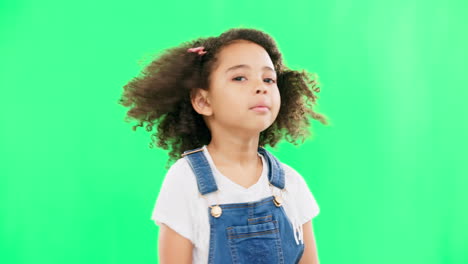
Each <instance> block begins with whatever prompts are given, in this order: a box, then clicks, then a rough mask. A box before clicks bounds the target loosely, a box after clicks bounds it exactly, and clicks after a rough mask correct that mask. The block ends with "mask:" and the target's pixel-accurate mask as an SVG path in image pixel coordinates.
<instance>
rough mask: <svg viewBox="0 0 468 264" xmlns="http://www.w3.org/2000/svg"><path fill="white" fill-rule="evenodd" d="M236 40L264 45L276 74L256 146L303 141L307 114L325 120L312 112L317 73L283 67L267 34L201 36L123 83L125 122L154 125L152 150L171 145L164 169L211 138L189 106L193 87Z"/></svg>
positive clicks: (204, 83)
mask: <svg viewBox="0 0 468 264" xmlns="http://www.w3.org/2000/svg"><path fill="white" fill-rule="evenodd" d="M236 40H247V41H251V42H254V43H256V44H258V45H260V46H262V47H263V48H264V49H265V50H266V51H267V53H268V54H269V56H270V58H271V60H272V62H273V65H274V68H275V70H276V72H277V85H278V89H279V92H280V97H281V105H280V110H279V113H278V116H277V118H276V120H275V121H274V122H273V124H272V125H271V126H270V127H268V128H267V129H265V130H264V131H262V132H261V133H260V136H259V145H260V146H265V145H269V146H271V147H274V146H275V145H276V144H277V143H278V141H279V140H281V139H282V138H284V139H285V140H286V141H288V142H290V143H293V144H295V145H297V144H296V143H295V141H296V140H297V139H298V138H302V142H304V139H305V138H306V137H308V136H309V135H310V133H309V130H308V126H309V125H310V121H309V117H312V118H313V119H315V120H318V121H320V122H321V123H322V124H324V125H326V124H327V121H326V119H325V117H324V115H322V114H319V113H316V112H315V111H314V110H313V104H316V100H317V98H318V96H317V95H316V94H315V93H318V92H320V87H319V86H318V82H317V78H316V77H317V75H316V74H310V73H308V72H306V71H304V70H302V71H295V70H290V69H288V68H287V67H285V66H284V65H283V60H282V55H281V53H280V52H279V50H278V48H277V46H276V42H275V41H274V40H273V38H272V37H271V36H269V35H268V34H266V33H265V32H263V31H260V30H257V29H252V28H231V29H229V30H227V31H225V32H224V33H222V34H220V35H219V36H218V37H200V38H197V39H195V40H192V41H186V42H183V43H181V44H180V45H178V46H176V47H172V48H168V49H165V50H164V51H163V52H162V53H161V54H160V55H159V56H158V57H157V58H156V59H154V60H153V61H151V63H149V65H147V66H146V67H145V68H144V69H143V70H142V74H141V75H140V76H137V77H135V78H133V79H132V80H131V81H129V82H128V83H127V84H126V85H125V86H124V87H123V88H124V91H123V94H122V96H121V98H120V100H119V103H120V104H121V105H123V106H125V107H129V108H130V109H129V110H128V111H127V116H126V117H125V121H126V122H129V121H130V119H134V120H136V121H137V122H138V124H137V125H134V126H133V127H132V128H133V130H134V131H135V130H136V129H137V127H143V126H144V127H146V130H147V131H148V132H151V131H152V130H153V126H157V131H156V132H154V133H152V134H151V142H150V144H149V145H150V148H153V147H154V143H156V144H157V146H158V147H160V148H162V149H166V150H168V149H169V147H171V151H170V152H169V160H168V162H167V163H166V169H167V168H168V167H169V164H170V162H171V161H176V160H177V159H178V158H180V155H181V154H182V153H183V152H184V151H185V150H189V149H194V148H197V147H200V146H201V145H207V144H208V143H209V142H210V140H211V134H210V130H209V129H208V127H207V125H206V123H205V121H204V119H203V118H202V116H201V115H200V114H199V113H197V112H196V111H195V110H194V109H193V107H192V104H191V96H192V95H193V93H194V91H195V90H196V89H197V88H202V89H205V90H208V89H209V83H210V73H211V71H212V70H213V69H215V68H216V65H217V64H216V63H217V55H218V53H219V51H220V50H221V49H222V48H223V47H224V46H227V45H228V44H230V43H233V42H235V41H236ZM196 46H203V47H204V48H205V51H207V53H206V54H204V55H203V56H198V54H197V53H192V52H187V50H188V49H189V48H192V47H196ZM312 76H314V77H315V78H312Z"/></svg>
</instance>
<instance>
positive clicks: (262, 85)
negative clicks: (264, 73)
mask: <svg viewBox="0 0 468 264" xmlns="http://www.w3.org/2000/svg"><path fill="white" fill-rule="evenodd" d="M266 92H267V87H266V85H265V83H264V82H263V80H261V82H260V84H258V85H257V86H256V88H255V93H256V94H259V93H266Z"/></svg>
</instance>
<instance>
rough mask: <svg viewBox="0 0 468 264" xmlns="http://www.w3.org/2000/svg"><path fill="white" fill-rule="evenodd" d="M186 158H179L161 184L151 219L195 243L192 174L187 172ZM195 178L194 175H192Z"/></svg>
mask: <svg viewBox="0 0 468 264" xmlns="http://www.w3.org/2000/svg"><path fill="white" fill-rule="evenodd" d="M184 162H185V160H183V159H179V160H178V161H176V162H175V163H174V164H173V165H172V166H171V167H170V168H169V170H168V171H167V173H166V176H165V178H164V180H163V183H162V185H161V189H160V191H159V194H158V197H157V199H156V203H155V205H154V208H153V212H152V216H151V220H153V221H154V222H155V224H156V225H159V226H160V225H161V223H163V224H165V225H167V226H169V227H170V228H171V229H172V230H174V231H175V232H177V233H179V234H180V235H182V236H183V237H185V238H187V239H189V240H190V241H192V243H194V229H193V222H192V221H191V219H193V218H192V210H191V208H192V207H193V206H192V205H191V203H190V201H191V200H192V199H190V197H189V195H191V191H190V190H189V186H190V184H191V183H190V176H191V175H190V174H189V173H187V167H186V166H185V165H186V164H184ZM192 178H193V177H192Z"/></svg>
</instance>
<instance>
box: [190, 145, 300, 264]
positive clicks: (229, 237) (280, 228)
mask: <svg viewBox="0 0 468 264" xmlns="http://www.w3.org/2000/svg"><path fill="white" fill-rule="evenodd" d="M258 152H259V153H260V154H262V155H263V156H264V158H265V160H266V163H267V164H264V166H265V165H266V166H268V180H269V184H270V185H271V186H275V187H277V188H279V189H281V190H282V189H283V188H284V187H285V178H284V170H283V168H282V166H281V164H280V162H279V161H278V160H277V159H276V157H274V156H273V155H272V154H271V153H270V152H268V151H267V150H266V149H264V148H262V147H258ZM182 156H183V157H184V158H186V159H187V161H188V163H189V164H190V166H191V168H192V170H193V172H194V174H195V176H196V179H197V185H198V191H199V192H200V194H201V195H205V194H208V193H212V192H216V191H218V187H217V185H216V182H215V179H214V176H213V173H212V170H211V167H210V164H209V162H208V160H207V159H206V157H205V154H204V153H203V147H200V148H196V149H192V150H187V151H184V153H183V154H182ZM271 186H270V187H271ZM206 213H208V217H209V222H210V242H209V253H208V254H209V255H208V264H218V263H222V264H227V263H236V264H237V263H243V264H250V263H258V264H260V263H265V264H275V263H278V264H279V263H281V264H283V263H287V264H290V263H298V262H299V260H300V258H301V257H302V254H303V253H304V244H299V245H298V244H296V242H295V238H294V232H293V226H292V224H291V222H290V221H289V219H288V217H287V216H286V213H285V211H284V209H283V206H282V205H281V200H280V199H278V197H275V196H273V195H272V196H269V197H266V198H263V199H261V200H258V201H252V202H248V203H228V204H217V205H212V206H210V207H208V210H207V212H206Z"/></svg>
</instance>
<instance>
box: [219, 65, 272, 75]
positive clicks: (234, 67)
mask: <svg viewBox="0 0 468 264" xmlns="http://www.w3.org/2000/svg"><path fill="white" fill-rule="evenodd" d="M239 68H247V69H251V67H250V66H249V65H246V64H239V65H236V66H232V67H230V68H228V69H227V70H226V73H228V72H230V71H233V70H235V69H239ZM262 70H268V71H272V72H275V70H274V69H273V68H271V67H270V66H263V68H262ZM275 73H276V72H275Z"/></svg>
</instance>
